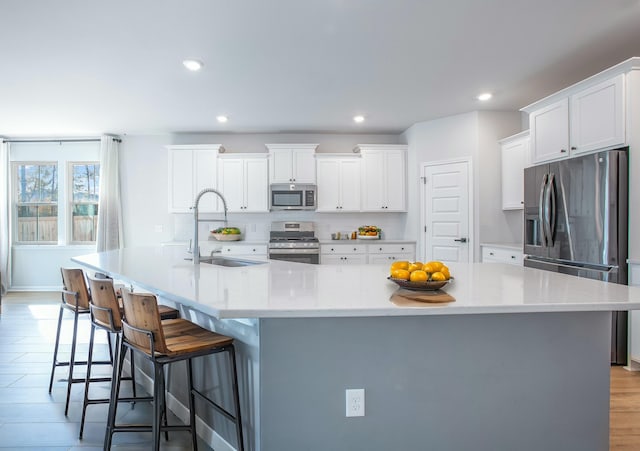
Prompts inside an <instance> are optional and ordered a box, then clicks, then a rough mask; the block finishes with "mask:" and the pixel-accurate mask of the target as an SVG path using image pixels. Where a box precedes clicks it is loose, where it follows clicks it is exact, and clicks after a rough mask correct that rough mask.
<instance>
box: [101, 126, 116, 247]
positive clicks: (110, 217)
mask: <svg viewBox="0 0 640 451" xmlns="http://www.w3.org/2000/svg"><path fill="white" fill-rule="evenodd" d="M119 142H120V140H119V139H118V138H114V137H113V136H102V138H101V139H100V194H99V195H100V200H99V201H98V202H99V203H98V230H97V232H96V233H97V236H96V249H97V251H98V252H103V251H110V250H113V249H120V248H122V245H123V236H122V205H121V202H120V163H119V153H120V145H119Z"/></svg>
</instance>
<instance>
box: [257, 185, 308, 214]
mask: <svg viewBox="0 0 640 451" xmlns="http://www.w3.org/2000/svg"><path fill="white" fill-rule="evenodd" d="M316 191H317V190H316V185H298V184H295V183H274V184H272V185H271V186H270V188H269V209H270V210H315V209H316Z"/></svg>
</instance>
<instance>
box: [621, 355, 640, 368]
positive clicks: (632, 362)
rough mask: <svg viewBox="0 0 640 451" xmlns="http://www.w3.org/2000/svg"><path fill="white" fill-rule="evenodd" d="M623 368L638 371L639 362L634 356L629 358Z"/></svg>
mask: <svg viewBox="0 0 640 451" xmlns="http://www.w3.org/2000/svg"><path fill="white" fill-rule="evenodd" d="M624 369H625V370H627V371H640V362H639V361H638V360H637V359H635V358H630V359H629V364H628V365H626V366H625V367H624Z"/></svg>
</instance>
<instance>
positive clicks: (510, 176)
mask: <svg viewBox="0 0 640 451" xmlns="http://www.w3.org/2000/svg"><path fill="white" fill-rule="evenodd" d="M500 144H501V147H502V209H503V210H518V209H521V208H523V207H524V168H525V167H526V166H527V162H528V155H529V134H528V133H526V132H525V133H519V134H518V135H515V136H513V137H511V138H506V139H504V140H502V141H500Z"/></svg>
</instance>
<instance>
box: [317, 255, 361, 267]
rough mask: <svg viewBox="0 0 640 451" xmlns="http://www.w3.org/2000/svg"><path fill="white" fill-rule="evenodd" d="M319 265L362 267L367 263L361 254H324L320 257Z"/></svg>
mask: <svg viewBox="0 0 640 451" xmlns="http://www.w3.org/2000/svg"><path fill="white" fill-rule="evenodd" d="M320 263H322V264H323V265H364V264H366V263H367V256H366V255H363V254H353V255H344V254H341V255H330V254H324V255H321V256H320Z"/></svg>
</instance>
